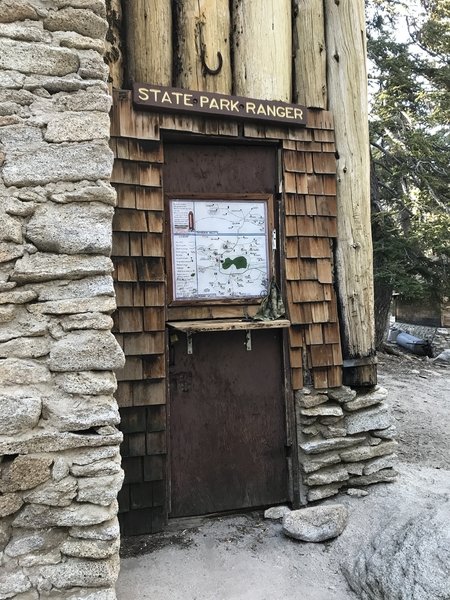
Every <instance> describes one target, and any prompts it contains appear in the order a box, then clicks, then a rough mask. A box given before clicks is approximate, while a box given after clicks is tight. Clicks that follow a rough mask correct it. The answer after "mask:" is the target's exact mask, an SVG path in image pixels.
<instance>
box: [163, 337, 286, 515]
mask: <svg viewBox="0 0 450 600" xmlns="http://www.w3.org/2000/svg"><path fill="white" fill-rule="evenodd" d="M251 335H252V350H251V351H248V350H247V349H246V344H245V332H243V331H233V332H220V333H199V334H194V335H193V340H192V344H193V353H192V354H188V353H187V344H186V337H185V335H184V334H178V338H179V340H178V342H176V343H175V344H173V346H172V348H171V363H172V365H171V369H170V390H171V392H170V413H171V414H170V440H171V471H172V473H171V490H172V493H171V496H172V513H171V516H173V517H175V516H177V517H180V516H188V515H200V514H207V513H212V512H220V511H226V510H233V509H239V508H247V507H252V506H253V507H254V506H262V505H268V504H275V503H280V502H284V501H285V500H286V499H287V469H286V455H285V439H286V435H285V423H284V408H283V406H284V400H283V383H282V362H281V339H280V331H279V330H278V331H274V330H262V331H259V330H258V331H253V332H252V334H251Z"/></svg>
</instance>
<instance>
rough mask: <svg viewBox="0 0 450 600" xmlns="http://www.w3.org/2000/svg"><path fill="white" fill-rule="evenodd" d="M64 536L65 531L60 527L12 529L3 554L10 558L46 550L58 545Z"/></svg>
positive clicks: (65, 535) (65, 534)
mask: <svg viewBox="0 0 450 600" xmlns="http://www.w3.org/2000/svg"><path fill="white" fill-rule="evenodd" d="M66 537H67V533H66V532H65V531H64V530H62V529H41V530H37V531H36V530H33V529H32V530H22V529H14V534H13V537H12V538H11V540H10V542H9V544H8V545H7V547H6V548H5V554H6V555H7V556H10V557H11V558H18V557H19V556H23V555H24V554H32V553H35V552H48V551H49V550H53V549H55V548H57V547H58V546H60V545H61V544H62V542H63V541H64V540H65V539H66Z"/></svg>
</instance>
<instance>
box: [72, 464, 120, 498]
mask: <svg viewBox="0 0 450 600" xmlns="http://www.w3.org/2000/svg"><path fill="white" fill-rule="evenodd" d="M123 477H124V475H123V471H121V472H120V473H117V474H115V475H106V476H95V477H80V478H79V479H78V495H77V500H78V502H91V503H92V504H100V505H101V506H109V505H110V504H111V502H113V501H114V500H115V499H116V498H117V494H118V493H119V490H120V488H121V487H122V483H123Z"/></svg>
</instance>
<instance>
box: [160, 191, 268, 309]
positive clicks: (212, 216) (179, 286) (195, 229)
mask: <svg viewBox="0 0 450 600" xmlns="http://www.w3.org/2000/svg"><path fill="white" fill-rule="evenodd" d="M170 209H171V210H170V212H171V234H172V261H173V289H174V296H175V297H174V299H175V300H184V299H193V300H195V299H226V298H244V297H245V298H253V297H261V296H264V295H265V294H266V293H267V289H268V281H269V259H268V244H267V239H268V227H267V203H266V202H265V201H264V200H250V201H242V202H241V201H234V200H233V201H230V200H193V201H191V200H182V199H180V200H172V201H171V207H170Z"/></svg>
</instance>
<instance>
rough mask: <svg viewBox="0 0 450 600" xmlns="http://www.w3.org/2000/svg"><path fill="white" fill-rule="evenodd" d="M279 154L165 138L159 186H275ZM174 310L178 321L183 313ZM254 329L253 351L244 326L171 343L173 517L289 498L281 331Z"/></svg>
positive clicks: (199, 189) (236, 190)
mask: <svg viewBox="0 0 450 600" xmlns="http://www.w3.org/2000/svg"><path fill="white" fill-rule="evenodd" d="M276 158H277V157H276V148H275V147H273V146H236V145H229V146H226V145H212V144H209V145H200V144H181V143H177V144H169V143H167V142H165V143H164V161H165V164H164V188H165V192H166V193H167V194H172V195H173V194H179V193H180V194H182V193H186V194H197V193H198V194H208V193H214V194H220V193H225V194H227V193H228V194H244V193H250V194H251V193H255V194H256V193H257V194H276V192H277V189H276V187H277V186H276ZM180 310H181V312H178V313H177V314H178V317H177V319H181V320H182V319H183V317H182V316H181V315H182V309H180ZM186 314H187V315H188V314H189V313H188V312H187V313H186ZM185 318H187V319H189V318H190V317H188V316H186V317H185ZM251 335H252V350H251V351H248V350H247V348H246V344H245V332H244V331H228V332H214V333H196V334H193V336H192V341H193V353H192V354H188V353H187V344H186V336H185V334H182V333H178V334H177V337H178V341H176V342H172V345H171V360H170V363H171V367H170V456H171V459H170V465H171V466H170V468H171V506H172V510H171V516H173V517H179V516H188V515H200V514H207V513H213V512H220V511H226V510H235V509H240V508H247V507H254V506H263V505H268V504H275V503H278V502H283V501H285V500H286V499H287V497H288V475H287V464H286V452H285V443H286V433H285V416H284V415H285V409H284V390H283V364H282V358H281V357H282V333H281V331H280V330H258V331H253V332H252V334H251Z"/></svg>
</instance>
